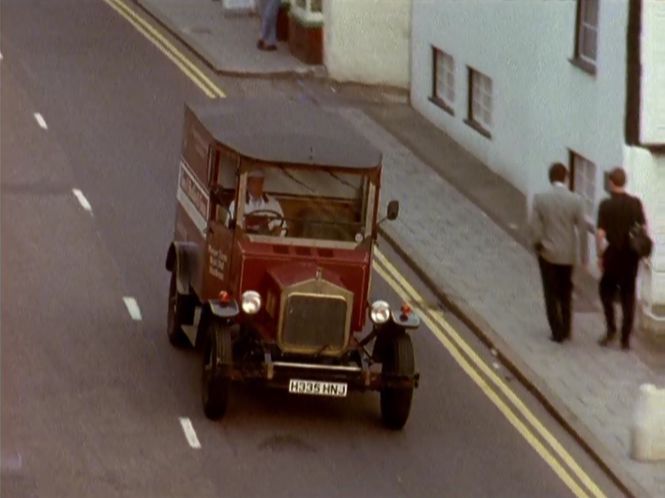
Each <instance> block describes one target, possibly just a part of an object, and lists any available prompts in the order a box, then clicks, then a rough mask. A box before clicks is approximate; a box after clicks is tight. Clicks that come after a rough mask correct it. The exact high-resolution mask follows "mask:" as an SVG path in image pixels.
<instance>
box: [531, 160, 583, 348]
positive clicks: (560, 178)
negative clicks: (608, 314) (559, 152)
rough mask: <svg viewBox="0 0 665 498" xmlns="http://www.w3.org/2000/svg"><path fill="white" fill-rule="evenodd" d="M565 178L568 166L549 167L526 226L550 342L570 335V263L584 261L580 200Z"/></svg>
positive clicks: (572, 264) (558, 340) (571, 267)
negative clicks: (548, 184)
mask: <svg viewBox="0 0 665 498" xmlns="http://www.w3.org/2000/svg"><path fill="white" fill-rule="evenodd" d="M567 178H568V169H567V168H566V167H565V166H564V165H563V164H561V163H555V164H553V165H552V166H551V167H550V170H549V179H550V182H551V184H552V187H551V188H550V189H549V190H547V191H546V192H542V193H540V194H536V195H535V197H534V200H533V213H532V216H531V227H530V228H531V237H532V243H533V247H534V249H535V251H536V254H537V255H538V264H539V266H540V274H541V277H542V281H543V293H544V296H545V309H546V311H547V321H548V322H549V325H550V329H551V331H552V335H551V337H550V339H551V340H552V341H554V342H563V341H564V340H566V339H569V338H570V331H571V313H572V311H571V307H572V302H571V301H572V293H573V282H572V273H573V266H574V265H575V264H577V263H579V262H581V263H582V265H584V266H586V265H587V262H588V243H587V236H588V226H587V221H586V217H585V213H584V200H583V199H582V198H581V197H580V196H579V195H578V194H575V193H574V192H571V191H570V190H569V189H568V187H567V186H566V180H567Z"/></svg>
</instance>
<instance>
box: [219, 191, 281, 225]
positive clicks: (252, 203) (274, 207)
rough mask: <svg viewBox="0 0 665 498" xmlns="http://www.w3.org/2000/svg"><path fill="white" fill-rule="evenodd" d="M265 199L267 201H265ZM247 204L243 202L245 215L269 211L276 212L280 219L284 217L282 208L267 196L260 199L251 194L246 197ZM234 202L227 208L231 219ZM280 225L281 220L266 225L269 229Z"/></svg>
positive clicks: (277, 202) (233, 211)
mask: <svg viewBox="0 0 665 498" xmlns="http://www.w3.org/2000/svg"><path fill="white" fill-rule="evenodd" d="M264 198H265V199H267V201H266V200H265V199H264ZM248 200H249V202H245V215H248V214H251V213H253V212H254V211H261V210H264V209H267V210H270V211H276V212H277V213H279V214H280V215H281V216H282V217H283V216H284V211H282V206H281V205H280V204H279V201H277V200H276V199H273V198H272V197H270V196H269V195H267V194H264V195H262V196H260V197H258V198H257V197H253V196H252V195H251V194H250V195H248ZM235 207H236V201H235V200H234V201H231V205H230V206H229V217H230V218H233V213H235ZM280 224H281V220H279V219H275V220H273V221H271V222H270V224H269V225H268V226H269V227H270V228H271V229H273V228H275V227H278V226H279V225H280Z"/></svg>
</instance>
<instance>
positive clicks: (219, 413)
mask: <svg viewBox="0 0 665 498" xmlns="http://www.w3.org/2000/svg"><path fill="white" fill-rule="evenodd" d="M232 365H233V344H232V341H231V327H229V326H227V325H223V324H221V323H220V322H219V320H215V319H211V320H210V321H209V322H208V327H207V330H206V335H205V340H204V343H203V375H202V381H201V397H202V401H203V411H204V413H205V414H206V417H208V418H209V419H212V420H217V419H219V418H221V417H223V416H224V414H225V413H226V406H227V405H228V401H229V390H230V388H231V378H230V371H231V368H232Z"/></svg>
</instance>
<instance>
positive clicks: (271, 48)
mask: <svg viewBox="0 0 665 498" xmlns="http://www.w3.org/2000/svg"><path fill="white" fill-rule="evenodd" d="M259 50H265V51H266V52H274V51H275V50H277V45H266V44H265V43H261V46H260V47H259Z"/></svg>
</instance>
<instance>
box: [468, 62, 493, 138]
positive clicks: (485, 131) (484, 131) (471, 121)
mask: <svg viewBox="0 0 665 498" xmlns="http://www.w3.org/2000/svg"><path fill="white" fill-rule="evenodd" d="M474 74H475V75H478V76H481V77H483V78H486V79H487V80H488V81H489V84H490V93H489V96H490V107H489V116H490V119H491V123H490V124H489V126H488V125H487V123H485V122H483V121H480V120H478V119H476V117H475V116H474V113H473V103H474V99H473V80H474ZM467 82H468V92H467V93H468V95H467V117H466V119H465V120H464V122H465V123H466V124H467V125H468V126H470V127H471V128H473V129H474V130H476V131H477V132H478V133H480V134H481V135H483V136H484V137H486V138H488V139H490V140H491V139H492V132H491V127H492V123H493V122H494V82H493V80H492V78H490V77H489V76H488V75H486V74H485V73H483V72H481V71H478V70H477V69H474V68H473V67H471V66H467ZM480 105H482V106H483V107H484V104H480Z"/></svg>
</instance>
